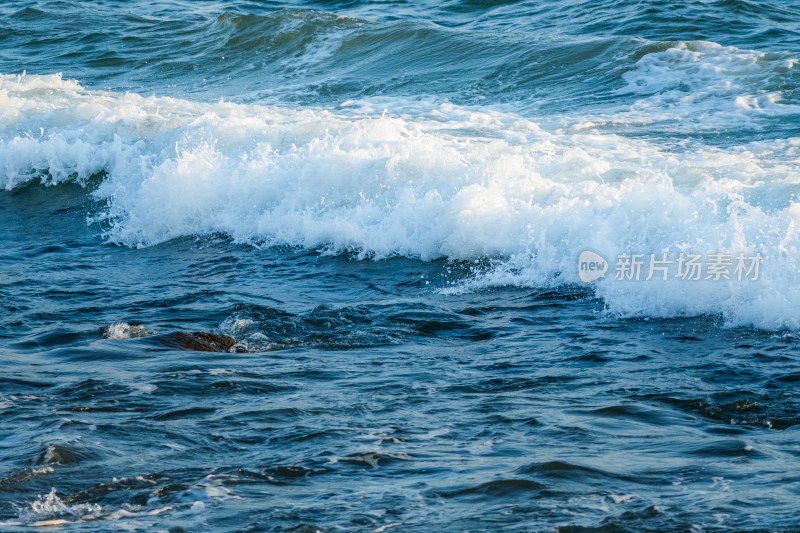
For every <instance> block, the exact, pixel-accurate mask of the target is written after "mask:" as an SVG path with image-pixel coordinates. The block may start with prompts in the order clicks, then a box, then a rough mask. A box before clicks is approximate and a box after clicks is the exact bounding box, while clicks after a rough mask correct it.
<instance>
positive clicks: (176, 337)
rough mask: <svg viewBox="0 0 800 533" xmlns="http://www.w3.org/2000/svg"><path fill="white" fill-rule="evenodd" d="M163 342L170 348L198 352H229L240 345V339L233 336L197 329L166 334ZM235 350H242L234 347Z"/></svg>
mask: <svg viewBox="0 0 800 533" xmlns="http://www.w3.org/2000/svg"><path fill="white" fill-rule="evenodd" d="M163 342H164V345H165V346H169V347H170V348H178V349H181V350H194V351H196V352H227V351H231V348H234V346H237V345H238V341H237V340H236V339H234V338H233V337H229V336H227V335H223V334H221V333H208V332H206V331H195V332H194V333H184V332H182V331H176V332H175V333H169V334H167V335H164V338H163ZM233 351H236V352H238V351H240V350H238V349H234V350H233Z"/></svg>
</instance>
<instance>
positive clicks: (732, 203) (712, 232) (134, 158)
mask: <svg viewBox="0 0 800 533" xmlns="http://www.w3.org/2000/svg"><path fill="white" fill-rule="evenodd" d="M697 46H699V49H700V51H692V50H691V49H690V47H688V46H687V47H686V49H685V50H683V49H681V48H680V47H677V48H675V50H676V51H675V52H670V50H673V48H670V49H668V50H666V51H664V52H659V53H661V54H667V56H664V57H660V58H659V57H655V58H653V59H648V60H647V61H646V62H645V65H644V66H642V64H641V62H640V65H639V66H637V69H636V70H635V71H633V73H631V74H630V76H631V77H630V81H631V84H632V87H634V88H635V87H639V89H640V90H641V91H642V92H643V93H647V94H649V93H652V92H653V91H660V92H659V93H658V94H659V95H661V96H663V97H665V98H666V96H664V95H667V94H668V92H669V91H670V90H672V89H670V87H672V85H670V83H671V82H669V80H667V81H663V82H662V83H661V85H659V86H655V85H654V83H655V82H653V83H651V84H650V85H648V83H649V82H647V83H644V84H643V85H642V84H639V82H638V81H636V80H637V79H639V78H641V79H644V80H645V81H646V80H647V79H649V78H648V76H650V74H647V72H648V69H650V70H651V71H652V70H653V69H655V68H656V67H658V65H659V64H661V63H663V62H665V61H666V62H667V63H669V62H670V61H672V59H670V58H671V57H672V56H671V55H670V54H678V55H679V56H680V55H681V54H689V57H690V58H695V57H696V54H701V55H702V54H706V55H708V54H710V53H711V52H715V53H718V54H721V55H720V57H727V58H728V59H726V60H727V61H729V62H730V63H731V64H732V66H730V67H729V66H725V68H724V69H722V70H723V72H722V73H721V74H719V73H718V74H719V76H722V78H723V82H720V83H722V84H724V83H727V82H724V78H725V76H727V75H728V74H727V73H726V72H727V71H726V70H725V69H733V68H738V69H741V70H742V71H743V72H745V74H746V75H749V74H747V73H748V72H750V70H753V71H754V72H755V70H757V69H759V68H761V67H758V65H757V63H758V60H759V59H758V58H757V57H756V58H755V59H753V58H752V57H750V56H749V55H748V53H746V52H742V53H741V54H739V55H741V56H743V57H741V58H738V59H737V57H738V56H737V57H728V56H731V55H732V54H733V55H734V56H736V54H734V53H733V52H732V51H731V50H729V49H721V47H718V46H717V45H713V46H712V45H710V44H702V45H697ZM709 50H710V51H711V52H709ZM720 50H721V51H720ZM659 53H654V54H649V55H650V56H658V54H659ZM692 54H695V55H692ZM648 57H649V56H645V57H644V58H643V61H644V60H645V59H646V58H648ZM703 57H705V56H703ZM751 60H752V61H751ZM682 61H684V60H682V59H680V58H679V59H678V60H677V64H681V65H682V64H684V63H683V62H682ZM719 61H722V59H720V60H719ZM659 62H661V63H659ZM684 62H685V61H684ZM754 62H755V63H754ZM651 63H652V65H651ZM754 64H755V65H756V66H753V65H754ZM697 68H699V71H700V72H703V73H704V72H705V71H706V70H707V69H706V68H705V67H697ZM720 68H722V67H720ZM792 68H793V67H792ZM711 71H712V74H708V76H712V77H713V75H716V74H713V72H716V71H715V70H714V69H713V68H711ZM703 75H705V74H703ZM753 75H761V74H753ZM637 76H638V78H637ZM689 77H690V78H691V76H689ZM698 83H700V82H698ZM700 84H701V85H702V83H700ZM665 91H667V92H665ZM645 98H650V96H647V95H645ZM0 101H2V102H3V104H4V106H3V109H4V111H3V113H4V115H3V123H2V130H1V131H2V136H0V139H1V140H0V161H3V162H4V163H3V166H2V167H0V168H2V172H3V174H2V176H0V178H2V180H3V181H4V185H5V187H6V188H7V189H10V188H13V187H15V186H18V185H19V184H21V183H25V182H27V181H30V180H33V179H41V180H42V181H43V182H44V183H46V184H55V183H59V182H63V181H75V182H79V183H89V180H90V178H91V177H92V176H95V175H97V174H98V173H101V172H104V173H107V176H106V177H105V178H104V179H103V181H102V183H100V184H99V186H97V187H96V188H95V189H94V190H93V192H92V194H93V195H94V196H95V197H96V198H97V199H98V200H101V201H103V202H104V203H103V205H104V207H102V209H101V211H100V212H99V213H98V214H97V215H96V216H94V217H93V219H92V221H93V222H99V223H101V224H102V225H103V227H104V228H105V230H104V231H105V232H106V236H107V238H108V240H109V241H111V242H116V243H122V244H125V245H128V246H149V245H153V244H156V243H161V242H164V241H167V240H170V239H173V238H176V237H181V236H186V235H207V234H212V233H218V232H222V233H226V234H228V235H230V236H231V237H232V238H233V239H235V240H236V241H238V242H243V243H251V244H256V245H276V244H289V245H296V246H303V247H308V248H322V249H324V250H326V251H328V252H330V253H339V252H345V251H348V252H355V253H357V254H358V255H359V256H360V257H362V258H367V257H369V258H376V259H380V258H384V257H390V256H395V255H403V256H410V257H418V258H421V259H424V260H429V259H434V258H440V257H446V258H449V259H451V260H474V259H479V258H489V259H491V260H492V261H493V262H494V263H493V264H494V267H493V268H492V269H490V270H489V271H487V272H484V273H483V274H481V275H480V276H478V277H477V278H474V279H471V280H468V281H467V282H464V283H461V284H460V285H458V287H456V288H455V289H450V290H451V291H452V290H473V289H476V288H482V287H488V286H497V285H505V284H511V285H531V286H542V285H554V284H555V285H557V284H562V283H576V282H578V277H577V268H576V261H577V257H578V255H579V254H580V252H581V251H582V250H584V249H587V248H591V249H595V250H598V251H600V252H601V253H603V254H604V255H605V256H606V257H608V258H613V257H614V256H615V255H617V254H619V253H623V252H628V253H644V254H648V253H662V252H666V253H670V254H672V255H675V254H678V253H680V252H696V253H703V254H707V253H711V252H715V251H718V250H732V251H745V252H748V253H751V252H752V253H754V252H756V251H758V252H759V253H761V254H762V256H763V257H764V259H765V262H764V265H763V274H762V276H761V278H760V279H759V280H758V281H754V282H748V283H733V282H730V283H723V282H710V281H709V282H705V281H699V282H696V283H688V282H685V281H684V282H682V281H680V280H670V281H667V282H663V283H656V282H648V283H640V284H633V283H624V282H617V281H616V280H613V279H608V278H607V279H604V280H601V281H600V282H598V284H597V285H596V290H597V293H598V295H600V296H601V297H603V298H604V299H605V301H606V303H607V305H608V307H609V308H610V309H611V310H612V311H614V312H617V313H619V314H621V315H625V316H631V315H641V316H667V317H669V316H678V315H693V314H700V313H710V314H721V315H722V316H724V317H725V319H726V320H727V321H728V323H730V324H737V325H738V324H754V325H757V326H760V327H765V328H781V327H790V328H800V321H798V319H797V315H796V312H795V310H796V309H797V306H798V304H800V289H798V288H797V287H800V284H799V283H798V281H800V280H798V270H800V265H799V264H798V257H799V256H798V246H800V235H798V230H797V228H800V208H798V206H797V205H796V203H795V199H796V196H797V194H798V192H800V170H798V167H797V164H796V161H797V157H798V145H800V139H796V138H789V139H780V140H772V141H761V142H752V143H748V144H743V145H738V146H732V147H729V148H719V147H710V146H707V145H704V144H702V143H701V142H699V141H692V142H686V143H684V144H683V146H681V147H680V148H679V149H676V147H675V145H667V144H665V143H659V142H656V141H652V140H646V139H636V138H628V137H625V136H623V135H621V134H619V133H615V132H614V131H610V132H603V133H601V132H598V131H596V130H589V131H577V132H573V133H568V132H567V131H568V130H562V129H553V128H548V127H547V126H545V125H544V124H545V122H543V121H540V122H537V121H534V120H531V119H529V118H525V117H521V116H519V115H515V114H513V113H507V112H500V111H496V110H492V109H489V108H466V107H459V106H455V105H450V104H437V103H424V102H423V103H420V102H414V103H410V102H407V101H404V100H385V101H380V102H377V101H375V102H369V101H367V102H351V103H347V104H348V105H343V106H340V107H338V108H335V109H314V108H307V109H287V108H281V107H269V106H260V105H242V104H233V103H225V102H218V103H193V102H189V101H185V100H179V99H172V98H157V97H149V98H145V97H141V96H138V95H134V94H124V95H123V94H114V93H105V92H95V91H86V90H84V89H82V88H81V87H80V86H78V85H77V84H75V83H73V82H68V81H64V80H62V79H61V78H60V77H58V76H49V77H39V76H25V77H22V78H17V77H11V76H3V77H2V78H0ZM378 104H379V105H378ZM376 105H377V107H376ZM775 105H776V106H779V105H784V104H779V103H776V104H775ZM662 107H663V106H662ZM667 107H669V105H667ZM384 109H386V111H384ZM579 118H580V117H577V118H576V117H573V119H574V122H575V123H577V122H578V119H579Z"/></svg>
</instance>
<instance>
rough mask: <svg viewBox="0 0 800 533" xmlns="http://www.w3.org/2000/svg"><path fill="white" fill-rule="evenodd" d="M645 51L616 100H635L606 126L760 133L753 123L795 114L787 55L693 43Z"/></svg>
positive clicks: (794, 68) (793, 71)
mask: <svg viewBox="0 0 800 533" xmlns="http://www.w3.org/2000/svg"><path fill="white" fill-rule="evenodd" d="M663 46H664V45H663V44H658V45H650V46H648V47H647V49H649V50H648V51H649V53H645V54H644V55H643V56H642V57H641V58H640V59H639V60H638V61H637V62H636V64H635V66H634V68H633V69H631V70H629V71H628V72H626V73H625V74H623V79H624V81H625V82H626V86H625V87H624V88H623V89H621V90H619V91H618V92H619V93H620V94H633V95H635V96H636V97H637V99H636V101H635V102H634V103H633V104H632V105H627V106H625V107H624V108H622V109H619V110H617V112H616V113H614V114H612V115H610V116H606V117H605V118H606V120H610V121H613V122H622V123H629V124H652V123H654V122H659V121H665V120H671V121H676V120H679V121H680V124H679V125H677V127H678V128H679V129H680V130H681V131H693V130H698V129H699V130H712V131H713V130H717V131H718V130H719V129H720V128H728V127H736V128H739V129H740V128H742V127H743V126H745V127H751V128H756V129H759V128H763V127H764V125H763V123H761V122H759V120H763V119H768V118H770V117H786V116H790V115H798V114H800V105H798V104H797V103H796V98H790V99H789V101H786V97H787V96H791V95H792V94H793V90H792V89H791V88H793V87H796V86H797V83H798V82H799V81H800V68H798V66H799V65H800V63H798V58H797V57H795V56H793V55H791V54H789V53H767V52H759V51H754V50H742V49H739V48H735V47H732V46H721V45H719V44H717V43H712V42H704V41H695V42H678V43H671V44H670V45H668V47H667V48H665V49H661V48H663Z"/></svg>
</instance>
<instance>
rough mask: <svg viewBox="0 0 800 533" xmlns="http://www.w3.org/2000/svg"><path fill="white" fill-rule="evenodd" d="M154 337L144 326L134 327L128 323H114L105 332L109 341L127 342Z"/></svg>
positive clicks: (104, 334)
mask: <svg viewBox="0 0 800 533" xmlns="http://www.w3.org/2000/svg"><path fill="white" fill-rule="evenodd" d="M148 335H152V333H151V332H150V331H148V330H147V329H146V328H145V327H144V326H132V325H130V324H128V323H126V322H114V323H113V324H111V325H110V326H108V327H107V328H106V329H105V330H104V331H103V336H104V337H106V338H107V339H114V340H125V339H137V338H139V337H147V336H148Z"/></svg>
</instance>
